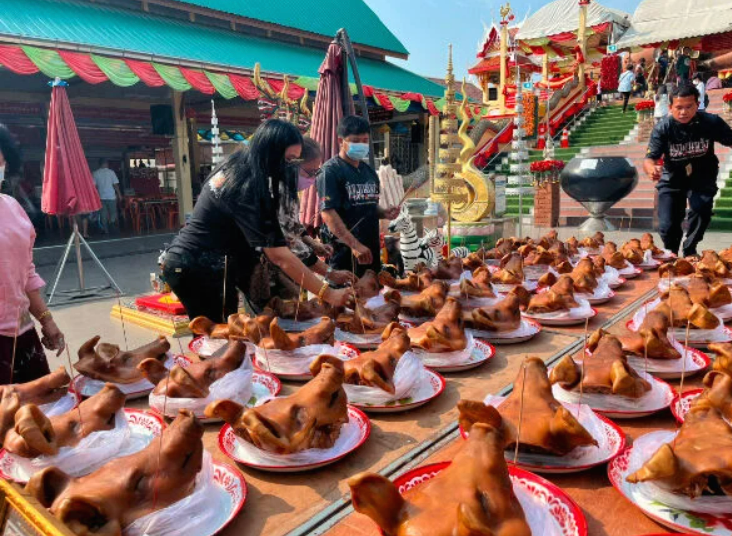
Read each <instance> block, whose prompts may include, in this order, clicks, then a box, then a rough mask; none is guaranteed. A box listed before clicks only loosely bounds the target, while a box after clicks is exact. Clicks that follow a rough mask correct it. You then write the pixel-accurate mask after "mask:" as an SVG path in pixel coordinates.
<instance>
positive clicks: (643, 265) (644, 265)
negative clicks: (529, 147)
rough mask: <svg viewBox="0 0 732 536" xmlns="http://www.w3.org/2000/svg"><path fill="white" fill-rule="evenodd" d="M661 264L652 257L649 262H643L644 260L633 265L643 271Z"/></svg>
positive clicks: (654, 268)
mask: <svg viewBox="0 0 732 536" xmlns="http://www.w3.org/2000/svg"><path fill="white" fill-rule="evenodd" d="M661 264H662V263H661V261H660V260H657V259H652V260H651V262H645V260H644V261H643V262H642V263H640V264H636V265H635V266H636V267H637V268H640V269H641V270H643V271H646V272H648V271H651V270H656V269H657V268H658V267H659V266H661Z"/></svg>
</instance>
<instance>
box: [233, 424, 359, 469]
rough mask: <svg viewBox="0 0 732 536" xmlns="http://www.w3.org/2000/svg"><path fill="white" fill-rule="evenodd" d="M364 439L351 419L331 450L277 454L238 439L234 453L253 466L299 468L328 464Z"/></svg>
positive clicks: (308, 450)
mask: <svg viewBox="0 0 732 536" xmlns="http://www.w3.org/2000/svg"><path fill="white" fill-rule="evenodd" d="M361 438H362V432H361V428H360V427H359V425H358V423H357V422H355V421H354V420H352V419H350V420H349V421H348V422H347V423H346V424H344V425H343V426H342V427H341V433H340V435H339V436H338V439H336V442H335V444H334V445H333V446H332V447H331V448H329V449H315V448H313V449H307V450H303V451H300V452H295V453H293V454H275V453H274V452H268V451H266V450H262V449H259V448H257V447H255V446H254V445H252V444H251V443H248V442H247V441H245V440H244V439H242V438H240V437H237V438H236V443H235V446H234V451H235V454H236V456H237V458H238V459H240V460H244V461H246V462H247V463H250V464H252V465H266V466H278V467H280V466H288V467H297V466H302V465H311V464H317V463H323V462H327V461H329V460H332V459H334V458H338V457H340V456H343V455H344V454H346V453H348V452H349V451H351V450H352V449H353V448H354V447H355V446H356V445H358V443H359V441H360V440H361Z"/></svg>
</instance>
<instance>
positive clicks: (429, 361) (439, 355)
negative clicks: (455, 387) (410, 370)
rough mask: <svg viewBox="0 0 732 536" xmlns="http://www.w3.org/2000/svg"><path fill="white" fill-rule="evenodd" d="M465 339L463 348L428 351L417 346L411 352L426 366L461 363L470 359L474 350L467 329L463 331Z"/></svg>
mask: <svg viewBox="0 0 732 536" xmlns="http://www.w3.org/2000/svg"><path fill="white" fill-rule="evenodd" d="M465 341H466V345H465V348H464V349H463V350H456V351H454V352H428V351H426V350H421V349H419V348H412V352H414V353H415V354H416V355H417V357H419V358H420V359H421V360H422V362H423V363H424V364H425V365H426V366H428V367H449V366H456V365H462V364H464V363H466V362H468V361H470V357H471V355H472V354H473V351H474V350H475V339H474V338H473V334H472V333H471V332H470V331H469V330H468V331H466V332H465Z"/></svg>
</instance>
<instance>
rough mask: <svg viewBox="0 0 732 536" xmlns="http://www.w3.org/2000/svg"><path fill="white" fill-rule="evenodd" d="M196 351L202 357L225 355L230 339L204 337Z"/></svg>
mask: <svg viewBox="0 0 732 536" xmlns="http://www.w3.org/2000/svg"><path fill="white" fill-rule="evenodd" d="M199 345H200V346H199V347H198V351H197V352H196V353H197V354H198V355H199V356H201V357H220V356H222V355H224V352H225V351H226V347H227V346H228V345H229V341H228V340H226V339H209V338H208V337H202V338H201V341H200V343H199Z"/></svg>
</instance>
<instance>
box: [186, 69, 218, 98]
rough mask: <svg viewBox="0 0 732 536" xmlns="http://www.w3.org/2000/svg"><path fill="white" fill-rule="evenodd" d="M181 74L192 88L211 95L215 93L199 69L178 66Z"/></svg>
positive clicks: (214, 89)
mask: <svg viewBox="0 0 732 536" xmlns="http://www.w3.org/2000/svg"><path fill="white" fill-rule="evenodd" d="M178 68H179V69H180V72H181V74H182V75H183V77H184V78H185V79H186V81H187V82H188V83H189V84H190V85H191V86H192V87H193V89H195V90H197V91H200V92H201V93H204V94H205V95H213V94H214V93H216V88H214V87H213V84H212V83H211V81H210V80H209V79H208V76H206V75H205V73H203V72H201V71H195V70H193V69H186V68H185V67H178Z"/></svg>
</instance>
